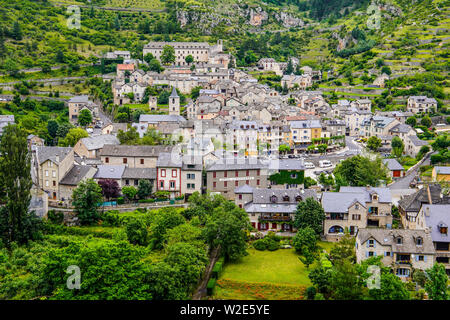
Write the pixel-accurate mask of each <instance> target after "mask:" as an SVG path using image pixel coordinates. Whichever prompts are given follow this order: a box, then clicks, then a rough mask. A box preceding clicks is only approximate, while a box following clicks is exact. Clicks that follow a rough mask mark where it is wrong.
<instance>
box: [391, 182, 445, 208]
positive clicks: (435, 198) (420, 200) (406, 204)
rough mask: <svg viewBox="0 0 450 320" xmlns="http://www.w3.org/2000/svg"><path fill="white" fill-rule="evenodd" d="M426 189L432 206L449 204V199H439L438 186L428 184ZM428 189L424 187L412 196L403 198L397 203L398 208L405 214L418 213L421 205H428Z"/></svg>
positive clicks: (439, 190)
mask: <svg viewBox="0 0 450 320" xmlns="http://www.w3.org/2000/svg"><path fill="white" fill-rule="evenodd" d="M428 188H429V189H430V195H431V202H432V204H436V203H446V202H447V201H449V203H450V197H442V198H441V186H440V185H439V184H437V183H436V184H430V185H429V186H428ZM428 188H427V187H424V188H422V189H420V190H418V191H417V192H415V193H413V194H410V195H407V196H405V197H403V198H402V199H400V201H399V202H398V206H399V207H401V208H402V209H403V210H404V211H405V212H419V210H420V208H421V206H422V205H423V204H429V203H430V201H429V199H428Z"/></svg>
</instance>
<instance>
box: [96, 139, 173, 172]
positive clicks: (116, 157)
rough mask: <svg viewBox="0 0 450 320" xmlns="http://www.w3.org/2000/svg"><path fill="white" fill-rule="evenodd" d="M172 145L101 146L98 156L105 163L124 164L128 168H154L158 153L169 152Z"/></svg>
mask: <svg viewBox="0 0 450 320" xmlns="http://www.w3.org/2000/svg"><path fill="white" fill-rule="evenodd" d="M171 151H172V146H165V145H156V146H128V145H108V144H105V145H104V146H103V150H102V151H101V152H100V158H101V160H102V163H103V164H105V165H116V166H117V165H126V166H127V167H130V168H156V162H157V160H158V157H159V155H160V153H163V152H171Z"/></svg>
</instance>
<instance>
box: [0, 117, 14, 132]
mask: <svg viewBox="0 0 450 320" xmlns="http://www.w3.org/2000/svg"><path fill="white" fill-rule="evenodd" d="M9 124H14V115H3V114H2V115H0V136H1V135H2V133H3V130H4V128H5V127H6V126H7V125H9Z"/></svg>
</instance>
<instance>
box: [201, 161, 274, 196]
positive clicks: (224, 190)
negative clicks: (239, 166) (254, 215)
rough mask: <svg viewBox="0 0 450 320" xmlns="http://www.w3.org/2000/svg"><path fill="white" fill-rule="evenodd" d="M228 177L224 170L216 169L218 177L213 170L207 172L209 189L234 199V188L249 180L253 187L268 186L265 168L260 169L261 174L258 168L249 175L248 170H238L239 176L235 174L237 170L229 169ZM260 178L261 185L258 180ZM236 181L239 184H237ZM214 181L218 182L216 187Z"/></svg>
mask: <svg viewBox="0 0 450 320" xmlns="http://www.w3.org/2000/svg"><path fill="white" fill-rule="evenodd" d="M227 172H228V174H227V177H225V175H224V171H216V177H215V178H214V174H213V172H212V171H209V172H207V184H206V188H207V190H209V191H211V192H220V193H221V194H222V195H223V196H224V197H225V198H227V199H230V200H234V199H235V194H234V189H236V188H237V187H240V186H243V185H244V184H246V181H248V182H249V183H248V185H249V186H250V187H252V188H267V187H268V185H269V183H268V176H267V172H266V171H265V170H262V169H261V171H260V175H259V176H258V175H257V170H249V175H248V176H247V175H246V170H238V177H236V176H235V170H230V171H227ZM258 180H259V185H258V182H257V181H258ZM225 181H226V182H227V183H226V186H225ZM236 181H237V182H238V185H237V186H236ZM214 182H216V187H214Z"/></svg>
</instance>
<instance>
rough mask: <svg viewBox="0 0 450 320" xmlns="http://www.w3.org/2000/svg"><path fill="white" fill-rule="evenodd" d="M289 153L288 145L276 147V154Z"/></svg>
mask: <svg viewBox="0 0 450 320" xmlns="http://www.w3.org/2000/svg"><path fill="white" fill-rule="evenodd" d="M289 151H291V148H290V147H289V146H288V145H286V144H282V145H280V146H279V147H278V152H279V153H287V152H289Z"/></svg>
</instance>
